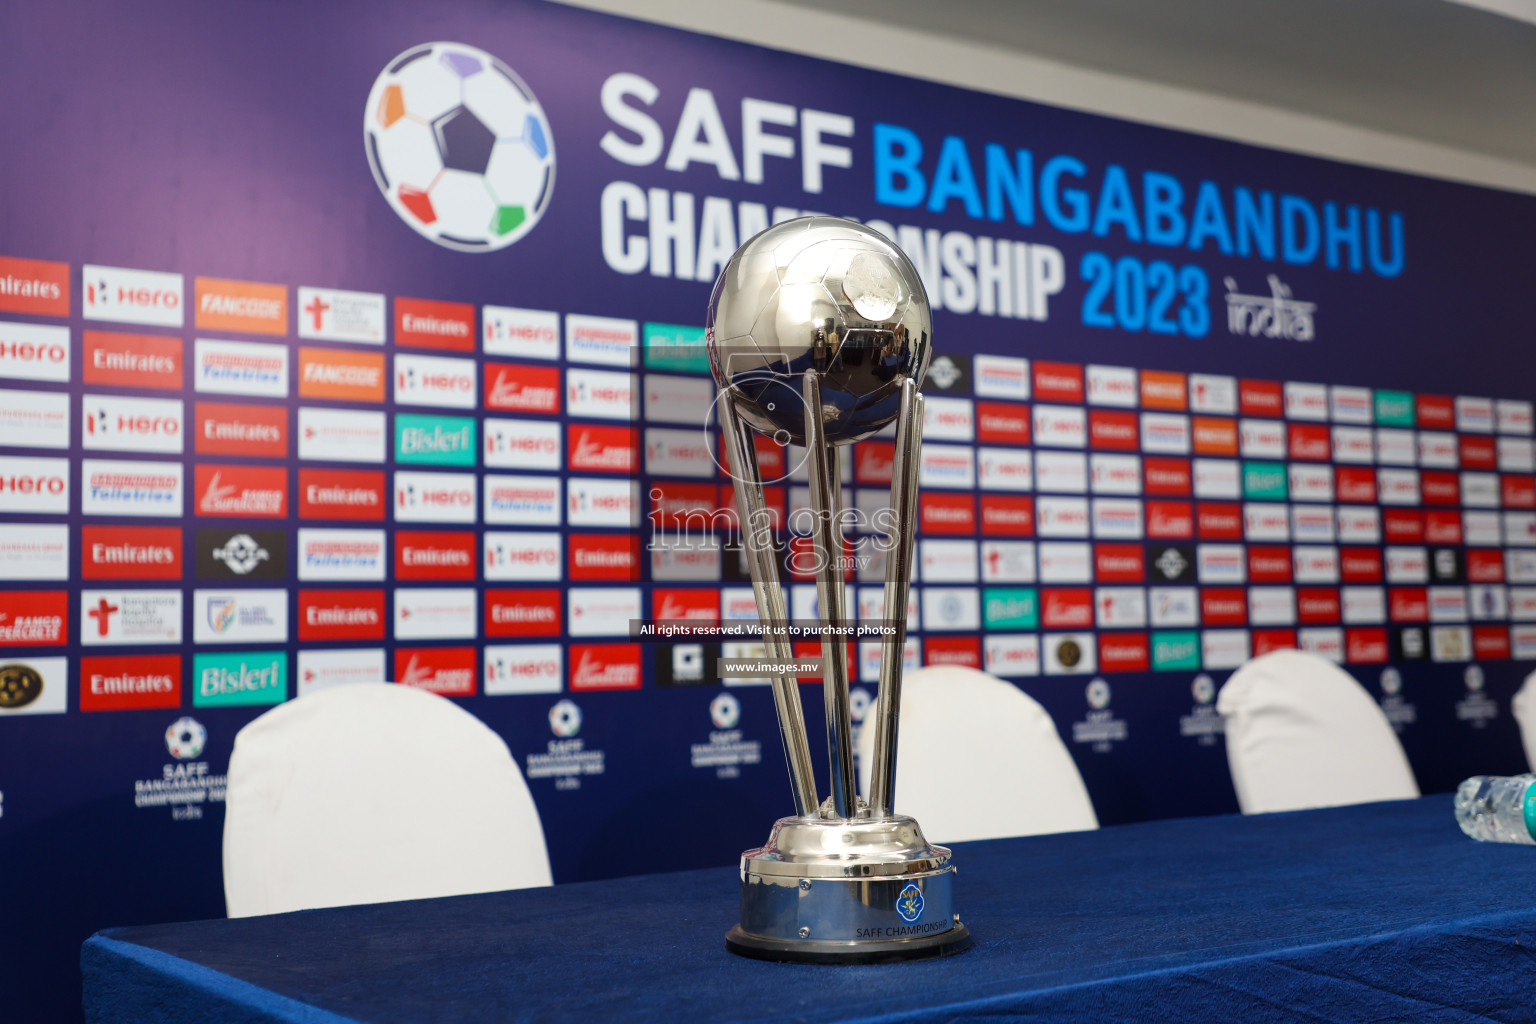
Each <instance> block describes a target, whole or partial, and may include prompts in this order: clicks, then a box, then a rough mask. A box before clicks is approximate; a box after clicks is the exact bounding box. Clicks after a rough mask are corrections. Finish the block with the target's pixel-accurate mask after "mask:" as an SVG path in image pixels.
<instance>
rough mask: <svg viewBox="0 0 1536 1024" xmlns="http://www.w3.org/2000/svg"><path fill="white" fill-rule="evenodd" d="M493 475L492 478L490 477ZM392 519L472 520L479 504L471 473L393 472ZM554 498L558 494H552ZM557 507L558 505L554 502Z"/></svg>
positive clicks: (406, 520)
mask: <svg viewBox="0 0 1536 1024" xmlns="http://www.w3.org/2000/svg"><path fill="white" fill-rule="evenodd" d="M493 479H494V478H493ZM394 488H395V521H396V522H401V523H473V522H474V521H475V519H476V514H477V511H478V508H479V504H480V503H479V500H478V496H477V494H476V478H475V474H473V473H418V472H412V471H407V470H400V471H398V472H396V473H395V478H394ZM555 498H556V500H557V502H558V498H559V495H558V493H557V494H556V495H555ZM555 507H556V509H557V510H558V508H559V505H558V503H557V504H556V506H555Z"/></svg>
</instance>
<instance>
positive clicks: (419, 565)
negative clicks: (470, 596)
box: [395, 530, 479, 580]
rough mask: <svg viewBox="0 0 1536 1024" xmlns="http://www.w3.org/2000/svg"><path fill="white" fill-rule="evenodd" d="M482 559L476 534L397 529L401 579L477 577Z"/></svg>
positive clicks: (397, 571) (397, 574)
mask: <svg viewBox="0 0 1536 1024" xmlns="http://www.w3.org/2000/svg"><path fill="white" fill-rule="evenodd" d="M478 569H479V559H478V558H477V557H476V552H475V535H474V534H473V533H468V532H452V531H424V530H397V531H396V532H395V578H396V579H399V580H473V579H474V578H475V577H476V576H477V575H478Z"/></svg>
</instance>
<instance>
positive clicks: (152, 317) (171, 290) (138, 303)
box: [80, 263, 186, 327]
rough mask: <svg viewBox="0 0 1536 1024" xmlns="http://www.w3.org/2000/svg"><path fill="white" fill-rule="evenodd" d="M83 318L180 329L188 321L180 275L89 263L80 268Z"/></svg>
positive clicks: (183, 285)
mask: <svg viewBox="0 0 1536 1024" xmlns="http://www.w3.org/2000/svg"><path fill="white" fill-rule="evenodd" d="M80 280H81V285H82V291H83V293H84V294H83V296H82V302H81V315H83V316H84V317H85V318H86V319H87V320H115V321H117V322H119V323H127V324H153V325H155V326H158V327H180V326H182V324H183V323H184V321H185V310H184V308H183V295H184V294H185V292H186V285H185V284H184V283H183V281H182V276H181V275H180V274H168V273H162V272H159V271H153V270H129V269H127V268H124V267H102V266H96V265H94V264H90V263H87V264H85V266H83V267H81V268H80Z"/></svg>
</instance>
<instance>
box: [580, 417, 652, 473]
mask: <svg viewBox="0 0 1536 1024" xmlns="http://www.w3.org/2000/svg"><path fill="white" fill-rule="evenodd" d="M639 452H640V430H639V428H637V427H602V426H596V425H594V424H590V423H572V424H571V426H570V429H569V430H567V431H566V434H565V457H566V466H567V468H569V469H573V470H580V471H582V472H599V473H624V474H633V473H634V472H635V471H636V470H637V469H639V467H640V458H639Z"/></svg>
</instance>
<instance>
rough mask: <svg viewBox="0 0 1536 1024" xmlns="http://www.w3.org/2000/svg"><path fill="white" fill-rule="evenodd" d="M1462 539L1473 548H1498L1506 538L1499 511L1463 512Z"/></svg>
mask: <svg viewBox="0 0 1536 1024" xmlns="http://www.w3.org/2000/svg"><path fill="white" fill-rule="evenodd" d="M1461 540H1462V543H1463V544H1465V545H1467V547H1471V548H1480V547H1481V548H1496V547H1498V546H1499V545H1500V544H1501V543H1503V540H1504V531H1503V530H1502V529H1500V527H1499V514H1498V513H1497V512H1463V513H1462V514H1461Z"/></svg>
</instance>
